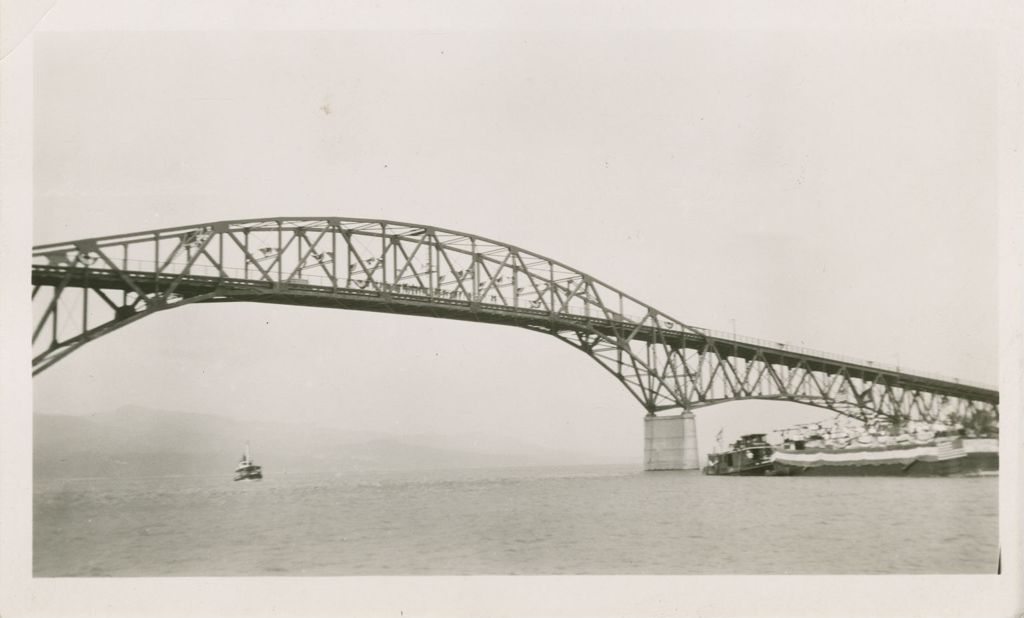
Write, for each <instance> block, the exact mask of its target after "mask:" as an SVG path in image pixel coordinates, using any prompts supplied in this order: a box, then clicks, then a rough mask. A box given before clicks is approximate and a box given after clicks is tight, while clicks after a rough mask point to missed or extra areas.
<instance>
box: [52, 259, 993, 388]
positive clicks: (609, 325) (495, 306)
mask: <svg viewBox="0 0 1024 618" xmlns="http://www.w3.org/2000/svg"><path fill="white" fill-rule="evenodd" d="M129 281H130V283H129ZM174 282H177V285H176V287H175V288H174V290H175V293H176V294H180V295H182V296H196V295H212V297H210V298H209V299H207V300H205V301H204V302H228V301H247V302H262V303H274V304H291V305H296V304H299V305H304V306H316V307H327V308H338V309H352V310H357V311H374V312H385V313H395V314H401V315H412V316H426V317H435V318H445V319H453V320H463V321H475V322H483V323H488V324H501V325H508V326H518V327H522V328H530V329H535V330H536V329H540V330H548V331H552V330H553V331H572V330H580V329H581V328H585V329H592V330H594V331H597V332H600V333H602V334H606V335H614V336H617V337H623V336H631V338H632V339H636V340H638V341H645V342H658V343H664V344H666V345H668V346H671V347H673V348H677V349H692V350H703V349H705V348H706V346H707V345H708V344H709V343H710V342H713V343H715V344H716V345H717V346H718V349H719V352H724V353H725V354H727V355H728V356H730V357H733V358H740V359H744V360H748V361H751V360H754V359H755V358H763V359H764V360H765V361H766V362H768V363H771V364H774V365H781V366H786V367H798V366H802V367H805V368H807V369H809V370H811V371H821V372H825V373H829V374H834V373H839V372H846V373H847V374H848V375H849V376H850V377H851V378H860V379H864V380H878V379H879V377H880V376H881V377H883V378H884V379H885V380H886V381H887V382H888V383H889V384H890V385H891V386H894V387H900V388H911V389H919V390H926V391H929V392H933V393H937V394H940V395H948V396H950V397H961V398H966V399H972V400H976V401H982V402H988V403H992V404H996V403H998V401H999V394H998V392H997V391H996V390H993V389H989V388H985V387H982V386H978V385H973V384H967V383H961V382H958V381H949V380H942V379H938V378H934V377H928V376H923V375H919V374H915V373H907V372H903V371H893V370H891V369H888V368H884V367H880V366H877V365H874V364H872V363H870V362H850V361H848V360H845V359H844V360H837V359H834V358H829V357H827V356H821V355H816V354H813V353H807V352H804V351H798V350H791V349H787V348H786V346H784V345H782V344H768V345H765V344H761V345H759V344H756V343H751V342H750V341H743V340H737V339H730V338H728V337H722V336H713V335H711V334H709V333H705V332H702V331H701V330H700V329H692V328H689V327H687V328H685V329H683V328H674V329H673V328H664V327H660V326H658V327H655V326H652V325H650V324H649V323H641V324H637V323H635V322H631V321H627V320H623V321H618V320H611V319H607V318H603V317H598V316H586V315H578V314H573V313H567V312H555V313H553V312H549V311H545V310H543V309H534V308H529V307H513V306H507V305H504V304H499V303H488V302H484V301H473V300H469V299H458V298H446V297H443V296H440V295H433V294H423V293H419V292H414V291H410V292H403V291H401V290H396V289H391V290H384V289H373V288H370V287H367V288H362V289H360V288H358V287H331V286H320V285H309V284H297V283H287V284H282V283H276V282H275V283H271V282H267V281H255V280H250V279H233V278H226V277H209V276H199V275H184V276H182V275H181V274H176V273H166V274H154V273H152V272H143V271H120V272H115V271H111V270H104V269H82V268H67V267H63V266H44V265H35V266H33V268H32V283H33V285H35V286H65V287H101V288H104V289H113V290H123V291H126V292H131V291H134V290H133V286H136V287H138V288H139V289H141V290H142V291H143V292H145V293H147V294H149V293H155V292H166V291H167V289H168V288H169V287H170V286H171V285H172V284H174Z"/></svg>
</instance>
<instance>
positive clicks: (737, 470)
mask: <svg viewBox="0 0 1024 618" xmlns="http://www.w3.org/2000/svg"><path fill="white" fill-rule="evenodd" d="M764 436H765V434H763V433H752V434H747V435H745V436H740V439H739V440H737V441H736V442H733V443H732V444H731V445H730V446H729V450H728V451H725V452H722V453H709V454H708V465H706V466H704V474H708V475H713V476H764V475H765V474H767V473H768V472H769V471H770V470H771V469H772V447H771V446H770V445H769V444H768V443H767V442H765V440H764Z"/></svg>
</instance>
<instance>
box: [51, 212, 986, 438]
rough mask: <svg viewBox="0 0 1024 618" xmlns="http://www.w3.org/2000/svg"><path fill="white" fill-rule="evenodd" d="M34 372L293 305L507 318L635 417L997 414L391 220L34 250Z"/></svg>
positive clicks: (932, 388) (536, 259) (261, 224)
mask: <svg viewBox="0 0 1024 618" xmlns="http://www.w3.org/2000/svg"><path fill="white" fill-rule="evenodd" d="M32 283H33V290H32V300H33V304H34V307H35V316H36V323H35V328H34V330H33V339H32V341H33V371H34V373H38V372H40V371H43V370H44V369H46V368H47V367H49V366H51V365H52V364H53V363H55V362H57V361H58V360H60V359H61V358H63V357H64V356H66V355H67V354H69V353H70V352H72V351H74V350H75V349H77V348H78V347H79V346H81V345H84V344H85V343H87V342H88V341H91V340H93V339H96V338H98V337H101V336H103V335H105V334H107V333H109V332H111V331H113V330H115V329H117V328H120V327H121V326H124V325H126V324H129V323H131V322H133V321H135V320H137V319H139V318H141V317H144V316H146V315H149V314H151V313H154V312H156V311H162V310H164V309H168V308H173V307H177V306H181V305H186V304H190V303H195V302H228V301H249V302H269V303H283V304H301V305H310V306H321V307H334V308H342V309H357V310H366V311H385V312H390V313H399V314H407V315H424V316H433V317H440V318H449V319H458V320H472V321H480V322H488V323H494V324H507V325H510V326H518V327H521V328H527V329H530V330H534V331H538V332H542V333H545V334H549V335H553V336H555V337H557V338H558V339H560V340H562V341H564V342H566V343H568V344H570V345H572V346H573V347H575V348H577V349H579V350H581V351H582V352H584V353H585V354H587V355H588V356H590V357H591V358H592V359H594V360H595V361H597V362H598V363H599V364H600V365H601V366H602V367H604V368H605V369H606V370H607V371H608V372H610V373H611V374H612V375H614V376H615V377H616V378H617V379H618V380H619V381H620V382H621V383H622V385H623V386H625V387H626V389H627V390H628V391H629V392H630V394H632V395H633V396H634V397H635V398H636V399H637V400H638V401H639V402H640V403H641V404H642V405H643V407H644V409H645V410H646V411H647V413H649V414H657V413H659V412H665V411H670V410H678V409H693V408H699V407H703V406H708V405H712V404H715V403H720V402H723V401H732V400H740V399H771V400H781V401H794V402H799V403H804V404H808V405H813V406H818V407H821V408H826V409H829V410H833V411H836V412H839V413H842V414H845V415H849V416H853V417H857V418H862V419H865V420H868V419H869V418H871V417H885V418H888V419H892V420H898V419H922V420H938V419H942V418H946V417H947V416H949V415H951V414H959V415H970V414H972V413H974V412H977V411H991V412H993V413H997V411H998V401H999V395H998V393H997V392H996V391H995V390H994V389H992V388H988V387H985V386H981V385H975V384H967V383H963V382H960V381H957V380H951V379H947V378H940V377H937V376H928V375H923V374H917V373H908V372H906V371H900V370H899V369H897V368H893V367H886V366H882V365H876V364H873V363H871V362H865V361H857V360H853V359H849V358H845V357H841V356H836V355H829V354H824V353H821V352H814V351H810V350H804V349H799V348H792V347H787V346H784V345H782V344H776V343H771V342H768V341H760V340H756V339H750V338H746V337H735V336H732V337H729V336H727V335H724V334H722V333H715V332H713V331H709V330H706V329H702V328H697V327H694V326H691V325H687V324H685V323H683V322H682V321H680V320H678V319H675V318H673V317H671V316H669V315H667V314H665V313H663V312H661V311H658V310H657V309H655V308H653V307H651V306H649V305H647V304H645V303H642V302H640V301H638V300H637V299H635V298H633V297H631V296H629V295H628V294H625V293H624V292H621V291H619V290H617V289H616V288H613V287H611V286H609V285H607V284H605V283H603V282H601V281H599V280H597V279H595V278H594V277H591V276H590V275H588V274H586V273H583V272H580V271H578V270H576V269H574V268H571V267H569V266H566V265H564V264H562V263H560V262H557V261H554V260H551V259H549V258H546V257H543V256H541V255H539V254H536V253H532V252H530V251H526V250H524V249H521V248H518V247H515V246H512V245H509V244H506V243H501V242H497V241H493V240H489V239H486V238H482V237H479V236H474V235H470V234H464V233H461V232H455V231H452V230H445V229H441V228H436V227H432V226H424V225H414V224H408V223H398V222H393V221H380V220H367V219H343V218H337V217H326V218H279V219H254V220H243V221H223V222H217V223H208V224H201V225H193V226H186V227H177V228H168V229H161V230H152V231H146V232H140V233H136V234H124V235H117V236H107V237H103V238H92V239H84V240H78V241H73V242H66V243H56V244H49V245H41V246H38V247H35V248H34V250H33V266H32Z"/></svg>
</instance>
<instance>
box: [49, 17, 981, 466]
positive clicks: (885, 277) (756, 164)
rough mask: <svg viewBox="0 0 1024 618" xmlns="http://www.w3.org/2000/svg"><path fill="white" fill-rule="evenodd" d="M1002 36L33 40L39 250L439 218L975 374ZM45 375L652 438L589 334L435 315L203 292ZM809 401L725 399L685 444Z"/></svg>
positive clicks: (849, 350) (552, 431)
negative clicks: (176, 235) (197, 302)
mask: <svg viewBox="0 0 1024 618" xmlns="http://www.w3.org/2000/svg"><path fill="white" fill-rule="evenodd" d="M995 52H996V49H995V45H994V44H993V43H992V42H991V41H990V40H989V39H988V38H987V37H986V35H985V34H983V33H969V32H956V31H944V32H939V31H923V30H922V31H873V32H872V31H864V30H861V31H856V32H854V31H844V30H838V31H829V32H826V31H816V32H815V31H806V30H804V31H801V30H793V31H771V32H769V31H753V30H752V31H742V30H737V31H722V30H719V31H667V32H651V31H632V32H630V31H621V32H611V31H608V32H593V31H575V32H570V31H526V30H524V31H516V30H504V31H487V32H475V33H472V32H459V31H445V32H441V31H438V32H416V31H412V32H399V31H377V32H369V31H364V32H348V33H346V32H292V33H220V32H212V33H162V34H161V33H145V34H135V33H114V34H112V33H48V34H42V35H39V36H37V37H36V42H35V72H34V77H35V86H34V87H35V110H34V111H35V118H34V122H35V204H34V236H33V242H34V243H46V242H57V241H64V240H72V239H77V238H84V237H89V236H98V235H106V234H114V233H120V232H134V231H140V230H145V229H151V228H156V227H165V226H176V225H185V224H192V223H200V222H204V221H214V220H223V219H232V218H253V217H262V216H286V215H308V216H319V215H323V216H352V217H380V218H387V219H392V220H398V221H409V222H414V223H426V224H433V225H437V226H442V227H448V228H453V229H456V230H460V231H464V232H469V233H475V234H480V235H483V236H488V237H491V238H495V239H498V240H503V241H507V242H510V243H512V244H515V245H518V246H521V247H524V248H527V249H530V250H533V251H536V252H538V253H541V254H543V255H546V256H549V257H551V258H554V259H556V260H559V261H562V262H565V263H567V264H570V265H572V266H575V267H577V268H579V269H581V270H583V271H585V272H588V273H590V274H592V275H594V276H596V277H598V278H600V279H602V280H604V281H606V282H608V283H609V284H611V285H613V286H616V287H619V288H620V289H623V290H624V291H626V292H627V293H630V294H632V295H633V296H635V297H637V298H639V299H641V300H643V301H645V302H647V303H650V304H652V305H653V306H655V307H657V308H658V309H660V310H662V311H664V312H666V313H668V314H670V315H673V316H676V317H677V318H679V319H681V320H684V321H686V322H687V323H691V324H695V325H698V326H703V327H707V328H713V329H717V330H722V331H731V330H733V328H734V326H735V330H736V331H737V332H738V333H740V334H746V335H751V336H756V337H761V338H765V339H771V340H776V341H781V342H786V343H791V344H795V345H801V346H806V347H810V348H815V349H821V350H827V351H829V352H834V353H842V354H846V355H849V356H854V357H860V358H865V359H871V360H874V361H879V362H886V363H893V364H895V363H899V364H900V365H902V366H903V367H907V368H912V369H917V370H921V371H926V372H936V373H941V374H946V375H951V376H957V377H960V378H963V379H968V380H975V381H981V382H985V383H989V384H995V383H996V381H997V365H998V357H997V343H998V342H997V313H998V312H997V302H998V301H997V247H996V240H997V239H996V233H997V212H996V206H995V202H996V164H997V159H996V156H997V152H996V137H997V136H996V92H997V90H996V88H997V74H996V61H995ZM34 387H35V408H36V411H37V412H46V413H68V414H83V413H91V412H96V411H101V410H106V409H110V408H114V407H117V406H120V405H124V404H141V405H147V406H151V407H157V408H165V409H174V410H186V411H196V412H210V413H216V414H224V415H229V416H233V417H238V418H252V419H274V420H277V419H290V420H294V421H300V422H311V423H319V424H330V425H335V426H340V427H349V428H352V429H377V430H386V431H393V432H395V433H399V434H402V433H405V434H416V433H424V432H429V433H438V434H445V433H448V434H454V433H487V434H493V435H498V436H510V437H514V438H515V439H519V440H525V441H528V442H532V443H535V444H538V445H542V446H550V447H564V448H568V449H573V450H584V451H595V452H598V451H599V452H606V453H611V454H615V455H616V456H619V455H621V456H622V457H624V458H629V459H633V460H636V461H638V462H639V460H640V458H641V455H642V448H643V444H642V440H643V426H642V425H643V423H642V419H643V413H644V412H643V409H642V408H641V406H640V404H638V403H637V402H636V401H635V400H633V399H632V398H631V397H630V396H629V395H628V393H627V392H626V390H625V389H624V388H622V387H621V386H620V385H619V384H618V383H617V382H616V381H615V380H614V379H613V378H612V377H611V376H609V375H608V374H607V373H606V372H605V371H604V370H603V369H601V368H600V367H599V366H598V365H597V364H596V363H594V362H593V361H591V360H589V359H588V358H587V357H586V356H584V355H582V354H580V353H579V352H577V351H575V350H573V349H572V348H570V347H569V346H566V345H564V344H561V343H559V342H558V341H557V340H555V339H554V338H551V337H546V336H542V335H539V334H535V333H531V332H528V331H524V330H516V329H513V328H509V327H497V326H487V325H480V324H471V323H461V322H451V321H445V320H430V319H426V318H411V317H396V316H390V315H379V314H372V313H359V312H343V311H334V310H327V309H310V308H296V307H277V306H264V305H246V304H237V305H232V304H227V305H213V306H191V307H188V308H184V309H180V310H175V311H170V312H165V313H162V314H159V315H157V316H154V317H149V318H146V319H145V320H142V321H140V322H138V323H136V324H133V325H130V326H128V327H126V328H124V329H122V330H119V331H117V332H115V333H114V334H112V335H108V336H106V337H104V338H102V339H100V340H98V341H96V342H92V343H90V344H88V345H86V346H85V347H83V348H82V349H80V350H79V351H77V352H75V353H74V354H72V355H71V356H69V357H68V358H66V359H65V360H62V361H61V362H59V363H58V364H56V365H55V366H53V367H52V368H50V369H48V370H47V371H45V372H44V373H43V374H41V375H40V376H38V377H36V378H35V379H34ZM827 416H829V415H828V414H827V413H825V412H824V411H818V410H815V409H813V408H808V407H803V406H789V405H785V404H770V403H764V402H747V403H743V404H725V405H721V406H714V407H711V408H708V409H705V410H702V411H701V412H699V414H698V424H699V428H700V440H701V447H702V450H703V449H704V448H706V447H708V446H710V445H711V444H710V436H712V435H713V434H714V433H715V432H716V431H717V430H718V428H719V427H723V426H724V427H726V436H727V437H731V436H735V435H736V434H738V433H740V432H746V431H753V430H765V429H771V428H774V427H782V426H785V425H786V424H788V423H790V422H793V421H797V420H813V419H816V418H822V417H827Z"/></svg>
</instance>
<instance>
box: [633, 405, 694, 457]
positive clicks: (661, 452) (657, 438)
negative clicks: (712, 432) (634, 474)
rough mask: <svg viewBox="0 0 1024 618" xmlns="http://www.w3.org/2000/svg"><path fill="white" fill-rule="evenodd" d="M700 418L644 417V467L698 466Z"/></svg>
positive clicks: (689, 415) (684, 415) (688, 414)
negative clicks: (698, 427) (698, 420)
mask: <svg viewBox="0 0 1024 618" xmlns="http://www.w3.org/2000/svg"><path fill="white" fill-rule="evenodd" d="M698 469H700V460H699V458H698V455H697V420H696V419H695V418H694V416H693V412H690V411H689V410H684V411H683V413H682V414H680V415H679V416H654V415H648V416H646V417H644V470H698Z"/></svg>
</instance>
